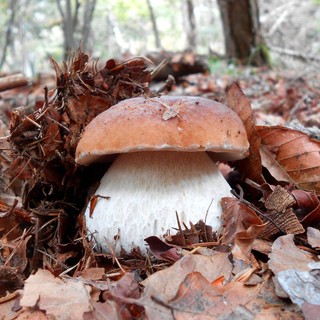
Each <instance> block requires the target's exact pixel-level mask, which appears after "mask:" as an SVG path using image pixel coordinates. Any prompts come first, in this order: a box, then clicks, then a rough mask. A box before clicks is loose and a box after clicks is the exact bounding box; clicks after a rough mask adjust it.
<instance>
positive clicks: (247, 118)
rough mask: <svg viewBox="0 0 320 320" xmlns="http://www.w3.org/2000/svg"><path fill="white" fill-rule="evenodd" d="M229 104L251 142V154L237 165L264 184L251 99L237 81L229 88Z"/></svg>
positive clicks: (247, 175) (250, 176) (254, 179)
mask: <svg viewBox="0 0 320 320" xmlns="http://www.w3.org/2000/svg"><path fill="white" fill-rule="evenodd" d="M227 106H228V107H229V108H230V109H232V110H233V111H235V112H236V113H237V114H238V116H239V117H240V119H241V120H242V122H243V124H244V126H245V128H246V132H247V136H248V140H249V143H250V147H249V156H248V157H247V158H245V159H243V160H240V161H239V162H238V165H237V166H238V167H239V171H240V172H241V173H242V174H244V176H245V177H246V178H249V179H251V180H253V181H255V182H256V183H259V184H262V183H263V182H264V181H263V178H262V165H261V157H260V154H259V148H260V143H261V141H260V136H259V134H258V133H257V131H256V126H255V121H254V116H253V111H252V108H251V105H250V101H249V100H248V98H247V97H246V96H245V94H244V93H243V92H242V90H241V89H240V88H239V87H238V86H237V85H236V84H235V83H233V84H232V85H231V86H230V88H229V90H228V95H227Z"/></svg>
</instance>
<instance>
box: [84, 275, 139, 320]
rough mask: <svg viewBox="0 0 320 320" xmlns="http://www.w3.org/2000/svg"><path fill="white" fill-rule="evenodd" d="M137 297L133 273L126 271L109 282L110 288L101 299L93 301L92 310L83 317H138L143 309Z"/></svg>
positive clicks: (88, 319) (87, 318) (136, 286)
mask: <svg viewBox="0 0 320 320" xmlns="http://www.w3.org/2000/svg"><path fill="white" fill-rule="evenodd" d="M139 298H140V290H139V285H138V283H137V281H136V280H135V279H134V274H133V273H126V274H125V275H124V276H123V277H122V278H121V279H120V280H119V281H117V282H115V283H111V285H110V290H108V291H105V292H103V293H102V295H101V298H100V299H99V300H101V301H93V303H92V305H93V310H92V311H91V312H87V313H86V314H85V317H84V319H86V320H90V319H100V320H103V319H108V320H109V319H110V320H113V319H115V320H116V319H121V320H126V319H128V320H129V319H133V318H139V319H140V318H141V314H142V313H143V312H144V311H143V309H142V307H140V306H139V303H138V299H139ZM128 301H130V302H128ZM132 302H133V303H132Z"/></svg>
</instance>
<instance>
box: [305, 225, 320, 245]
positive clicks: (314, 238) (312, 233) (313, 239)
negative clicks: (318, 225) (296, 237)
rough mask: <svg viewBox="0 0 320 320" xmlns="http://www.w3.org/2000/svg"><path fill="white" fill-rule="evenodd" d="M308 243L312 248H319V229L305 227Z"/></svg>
mask: <svg viewBox="0 0 320 320" xmlns="http://www.w3.org/2000/svg"><path fill="white" fill-rule="evenodd" d="M307 237H308V243H309V244H310V246H311V247H312V248H315V249H319V248H320V230H318V229H315V228H312V227H309V228H308V229H307Z"/></svg>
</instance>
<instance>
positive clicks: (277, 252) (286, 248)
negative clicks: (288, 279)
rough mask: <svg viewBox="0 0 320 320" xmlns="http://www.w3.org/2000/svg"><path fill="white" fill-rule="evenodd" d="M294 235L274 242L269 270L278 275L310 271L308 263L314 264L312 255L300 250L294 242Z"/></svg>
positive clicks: (282, 237)
mask: <svg viewBox="0 0 320 320" xmlns="http://www.w3.org/2000/svg"><path fill="white" fill-rule="evenodd" d="M293 237H294V236H293V235H292V234H289V235H286V236H281V237H279V238H278V239H277V240H275V241H274V243H273V245H272V252H271V253H270V255H269V262H268V264H269V268H270V269H271V270H272V272H273V273H274V274H275V275H277V274H278V272H280V271H284V270H288V269H296V270H300V271H308V270H309V267H308V263H309V262H312V261H313V260H312V255H311V254H310V253H308V252H306V251H303V250H301V249H299V248H298V247H297V246H296V245H295V244H294V242H293Z"/></svg>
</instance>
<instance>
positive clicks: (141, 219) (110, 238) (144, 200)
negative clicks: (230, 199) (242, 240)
mask: <svg viewBox="0 0 320 320" xmlns="http://www.w3.org/2000/svg"><path fill="white" fill-rule="evenodd" d="M96 195H98V196H103V197H110V198H109V199H105V198H102V197H98V202H97V204H96V206H95V208H94V210H93V213H92V215H91V217H90V214H89V212H90V208H89V206H88V208H87V210H86V213H85V215H86V224H87V228H88V230H89V231H90V232H93V233H94V232H96V233H95V238H96V240H97V242H98V244H100V245H101V247H102V249H103V250H105V251H110V247H112V248H113V249H114V244H115V240H114V238H115V236H116V235H117V234H118V230H119V234H120V239H119V240H118V241H117V248H116V252H119V250H120V245H121V246H122V247H123V248H124V249H125V250H126V251H127V252H128V251H130V250H131V249H132V248H133V247H134V246H138V247H140V249H141V251H142V252H145V251H146V247H145V243H144V239H145V238H147V237H149V236H158V237H160V238H161V237H162V236H163V235H164V234H168V233H172V231H173V229H172V228H177V219H176V212H177V213H178V216H179V219H180V222H181V223H182V222H184V223H185V224H186V225H189V222H190V221H191V222H192V223H194V224H195V223H197V222H198V221H199V220H203V221H204V222H205V223H206V224H208V225H210V226H212V227H213V230H214V231H217V230H218V229H219V228H220V225H221V222H220V216H221V207H220V199H221V198H222V197H226V196H231V193H230V186H229V184H228V183H227V182H226V180H225V179H224V178H223V176H222V175H221V173H220V172H219V170H218V168H217V167H216V165H215V163H214V162H213V161H212V160H211V159H210V157H209V156H208V155H207V153H205V152H175V151H160V152H159V151H157V152H149V151H148V152H137V153H128V154H121V155H119V156H118V157H117V159H116V160H115V161H114V162H113V164H112V165H111V167H110V168H109V170H108V171H107V172H106V174H105V175H104V177H103V178H102V180H101V183H100V187H99V188H98V189H97V191H96ZM173 233H175V232H173Z"/></svg>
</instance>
